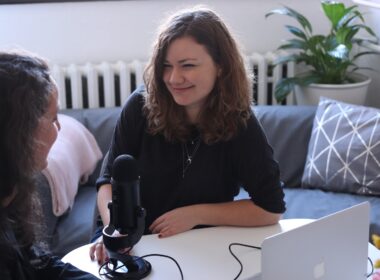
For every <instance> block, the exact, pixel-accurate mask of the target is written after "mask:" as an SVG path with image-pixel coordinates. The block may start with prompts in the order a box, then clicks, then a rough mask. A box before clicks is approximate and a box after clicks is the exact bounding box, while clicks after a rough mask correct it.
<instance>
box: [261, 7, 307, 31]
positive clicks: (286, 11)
mask: <svg viewBox="0 0 380 280" xmlns="http://www.w3.org/2000/svg"><path fill="white" fill-rule="evenodd" d="M274 14H277V15H286V16H289V17H292V18H294V19H295V20H297V22H298V23H299V24H300V25H301V26H302V27H303V29H304V30H305V31H307V32H309V33H312V27H311V24H310V22H309V21H308V20H307V18H306V17H305V16H303V15H302V14H300V13H299V12H297V11H295V10H293V9H292V8H289V7H286V6H284V7H283V8H278V9H273V10H271V11H270V12H269V13H267V14H266V15H265V17H266V18H267V17H269V16H271V15H274Z"/></svg>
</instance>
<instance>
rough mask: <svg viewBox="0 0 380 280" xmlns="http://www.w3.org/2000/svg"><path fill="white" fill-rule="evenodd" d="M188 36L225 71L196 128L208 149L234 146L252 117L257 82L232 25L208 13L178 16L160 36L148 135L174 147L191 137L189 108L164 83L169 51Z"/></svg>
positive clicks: (147, 77) (148, 76)
mask: <svg viewBox="0 0 380 280" xmlns="http://www.w3.org/2000/svg"><path fill="white" fill-rule="evenodd" d="M185 36H190V37H192V38H194V39H195V40H196V42H197V43H199V44H201V45H203V46H204V47H205V48H206V50H207V52H208V53H209V55H210V56H211V57H212V59H213V61H214V63H215V64H216V65H217V66H218V68H219V69H220V73H219V75H218V77H217V80H216V83H215V85H214V88H213V90H212V92H211V93H210V94H209V96H208V97H207V99H206V102H205V104H204V107H203V108H202V110H201V112H200V116H199V119H198V120H199V121H198V123H197V124H196V126H197V128H198V129H199V130H200V132H201V135H202V139H203V141H204V142H205V143H207V144H212V143H215V142H218V141H226V140H229V139H231V138H232V137H233V136H235V135H236V134H237V133H238V131H239V129H240V128H241V127H244V126H245V125H246V122H247V120H248V118H249V116H250V114H251V108H250V106H251V104H252V87H251V77H250V76H249V75H248V73H247V71H246V69H245V65H244V61H243V58H242V56H241V54H240V52H239V49H238V47H237V44H236V42H235V40H234V39H233V38H232V36H231V34H230V32H229V31H228V29H227V27H226V25H225V24H224V23H223V22H222V20H221V19H220V17H218V16H217V15H216V14H215V13H214V12H213V11H211V10H209V9H205V8H195V9H192V10H185V11H181V12H179V13H177V14H175V15H174V16H172V17H171V18H170V19H169V21H168V22H167V23H166V25H164V27H163V29H162V31H161V32H160V34H159V36H158V39H157V42H156V43H155V46H154V51H153V55H152V58H151V60H150V63H149V64H148V67H147V68H146V70H145V73H144V81H145V84H146V89H147V95H146V103H145V107H144V112H145V114H146V116H147V120H148V131H149V132H150V133H152V134H157V133H162V134H163V135H164V136H165V138H166V139H167V140H169V141H186V139H187V138H188V137H189V135H190V133H191V125H190V124H189V123H188V121H187V118H186V114H185V111H184V108H183V107H181V106H178V105H177V104H176V103H175V101H174V100H173V98H172V96H171V94H170V92H169V91H168V89H167V87H166V85H165V83H164V81H163V71H164V62H165V59H166V54H167V50H168V47H169V45H170V44H171V43H172V42H173V41H174V40H176V39H178V38H181V37H185Z"/></svg>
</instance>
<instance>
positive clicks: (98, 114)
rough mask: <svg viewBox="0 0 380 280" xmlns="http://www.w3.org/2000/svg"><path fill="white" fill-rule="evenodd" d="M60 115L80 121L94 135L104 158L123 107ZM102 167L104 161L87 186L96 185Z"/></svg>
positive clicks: (75, 111) (77, 110)
mask: <svg viewBox="0 0 380 280" xmlns="http://www.w3.org/2000/svg"><path fill="white" fill-rule="evenodd" d="M60 113H62V114H66V115H69V116H72V117H74V118H75V119H77V120H78V121H80V122H81V123H82V124H83V125H84V126H85V127H86V128H87V129H88V130H89V131H90V132H91V133H92V135H94V137H95V139H96V141H97V143H98V145H99V148H100V150H101V151H102V153H103V156H104V155H105V154H106V153H107V151H108V148H109V146H110V144H111V139H112V135H113V131H114V128H115V126H116V122H117V119H118V117H119V115H120V113H121V107H112V108H96V109H68V110H62V111H61V112H60ZM101 165H102V160H100V161H99V162H98V164H97V167H96V168H95V171H94V172H93V173H92V174H91V176H89V178H88V181H87V185H95V181H96V179H97V178H98V177H99V172H100V167H101Z"/></svg>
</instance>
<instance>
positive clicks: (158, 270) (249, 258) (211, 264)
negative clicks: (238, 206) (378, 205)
mask: <svg viewBox="0 0 380 280" xmlns="http://www.w3.org/2000/svg"><path fill="white" fill-rule="evenodd" d="M310 221H311V220H307V219H289V220H281V221H280V222H279V224H277V225H273V226H267V227H257V228H243V227H211V228H204V229H196V230H191V231H188V232H184V233H181V234H178V235H175V236H172V237H169V238H162V239H160V238H158V236H157V235H156V234H153V235H146V236H143V237H142V238H141V240H140V241H139V242H138V243H137V244H136V245H135V247H134V249H133V251H132V255H134V256H143V255H147V254H152V253H159V254H164V255H169V256H171V257H173V258H174V259H176V260H177V262H178V263H179V265H180V266H181V268H182V271H183V274H184V278H185V279H197V280H203V279H204V280H206V279H207V280H208V279H211V278H210V277H211V275H212V279H218V280H223V279H228V280H231V279H234V278H235V277H236V275H237V273H238V272H239V269H240V266H239V264H238V263H237V261H236V260H235V259H234V258H233V256H232V255H231V254H230V252H229V251H228V245H229V244H230V243H234V242H237V243H243V244H248V245H253V246H261V243H262V241H263V240H264V239H265V238H266V237H268V236H270V235H273V234H276V233H279V232H283V231H287V230H290V229H292V228H295V227H298V226H301V225H303V224H306V223H309V222H310ZM89 247H90V245H84V246H82V247H79V248H77V249H75V250H73V251H71V252H70V253H68V254H67V255H66V256H65V257H64V258H63V259H62V260H63V261H64V262H70V263H72V264H73V265H75V266H77V267H78V268H80V269H82V270H85V271H88V272H90V273H92V274H94V275H96V276H98V270H99V266H98V264H97V261H91V260H90V257H89ZM232 251H233V252H234V253H235V255H236V256H237V257H238V258H239V259H240V261H241V262H242V264H243V272H242V274H241V275H240V277H239V280H242V279H248V278H249V277H251V276H253V275H255V274H257V273H259V272H260V269H261V262H260V259H261V253H260V251H259V250H256V249H251V248H246V247H241V246H234V247H232ZM369 256H371V257H372V258H373V259H377V258H380V252H379V251H378V250H377V249H376V248H375V247H373V246H372V245H371V244H369ZM146 260H147V261H149V262H150V263H151V264H152V271H151V273H150V274H149V276H148V277H146V279H160V280H162V279H165V280H179V279H181V278H180V272H179V270H178V268H177V266H176V265H175V263H174V262H173V261H172V260H170V259H168V258H163V257H148V258H146ZM98 277H99V276H98Z"/></svg>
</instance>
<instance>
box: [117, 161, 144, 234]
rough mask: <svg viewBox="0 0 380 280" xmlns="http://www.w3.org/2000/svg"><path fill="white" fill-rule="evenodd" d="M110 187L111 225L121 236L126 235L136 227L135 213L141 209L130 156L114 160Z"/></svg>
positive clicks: (137, 179)
mask: <svg viewBox="0 0 380 280" xmlns="http://www.w3.org/2000/svg"><path fill="white" fill-rule="evenodd" d="M111 185H112V206H111V209H110V211H111V223H112V224H113V226H114V227H115V228H116V229H117V230H118V231H119V232H120V233H121V234H128V233H130V232H131V231H133V230H134V229H135V228H136V226H137V214H138V213H137V212H138V211H139V210H140V207H141V206H140V191H139V189H140V181H139V177H138V175H137V166H136V160H135V159H134V158H133V157H132V156H130V155H120V156H118V157H117V158H116V159H115V161H114V163H113V166H112V178H111Z"/></svg>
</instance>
